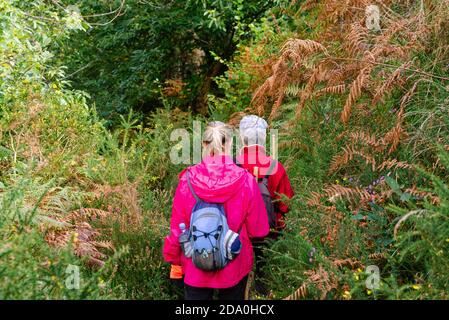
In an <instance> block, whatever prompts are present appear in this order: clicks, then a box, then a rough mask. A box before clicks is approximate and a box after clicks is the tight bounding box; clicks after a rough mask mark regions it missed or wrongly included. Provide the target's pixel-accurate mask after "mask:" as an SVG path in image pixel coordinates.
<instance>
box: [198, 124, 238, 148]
mask: <svg viewBox="0 0 449 320" xmlns="http://www.w3.org/2000/svg"><path fill="white" fill-rule="evenodd" d="M203 146H204V150H203V155H205V156H214V155H215V156H216V155H221V154H225V155H229V154H230V153H231V148H232V128H231V127H230V126H228V125H226V124H224V123H223V122H219V121H214V122H211V123H209V124H208V126H207V127H206V130H205V131H204V134H203Z"/></svg>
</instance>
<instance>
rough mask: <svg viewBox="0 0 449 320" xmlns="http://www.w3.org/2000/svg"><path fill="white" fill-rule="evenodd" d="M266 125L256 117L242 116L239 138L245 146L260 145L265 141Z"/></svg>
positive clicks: (263, 144)
mask: <svg viewBox="0 0 449 320" xmlns="http://www.w3.org/2000/svg"><path fill="white" fill-rule="evenodd" d="M267 128H268V123H267V122H266V121H265V120H264V119H262V118H261V117H258V116H256V115H250V116H244V117H243V118H242V120H241V121H240V125H239V130H240V138H241V140H242V143H243V144H244V145H245V146H249V145H256V144H257V145H262V146H265V144H266V141H267Z"/></svg>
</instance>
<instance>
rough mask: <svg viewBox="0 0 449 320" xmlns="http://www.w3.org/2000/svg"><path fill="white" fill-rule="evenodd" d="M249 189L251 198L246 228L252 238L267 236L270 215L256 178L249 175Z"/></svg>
mask: <svg viewBox="0 0 449 320" xmlns="http://www.w3.org/2000/svg"><path fill="white" fill-rule="evenodd" d="M248 180H249V183H250V186H249V191H250V192H248V194H249V195H250V198H249V199H248V201H249V202H248V214H247V216H246V230H247V232H248V236H249V237H250V238H261V237H265V236H266V235H267V234H268V232H269V231H270V226H269V224H268V215H267V211H266V209H265V204H264V202H263V198H262V195H261V194H260V191H259V187H258V185H257V182H256V179H254V178H253V177H252V176H249V179H248Z"/></svg>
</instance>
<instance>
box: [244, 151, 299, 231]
mask: <svg viewBox="0 0 449 320" xmlns="http://www.w3.org/2000/svg"><path fill="white" fill-rule="evenodd" d="M272 161H273V159H272V158H271V157H270V156H267V155H266V151H265V147H263V146H260V145H252V146H247V147H244V148H242V151H241V153H240V155H239V156H238V157H237V163H239V164H240V165H241V166H242V167H243V168H244V169H246V170H248V171H249V172H250V173H251V174H253V175H254V168H255V167H258V178H263V177H264V176H265V175H266V174H267V173H268V170H269V168H270V166H271V162H272ZM268 190H269V191H270V194H271V197H272V198H273V200H279V199H280V198H281V196H282V195H285V196H286V197H287V198H289V199H290V198H292V197H293V195H294V193H293V189H292V187H291V185H290V180H289V179H288V176H287V172H286V171H285V168H284V166H283V165H282V164H281V163H280V162H279V161H277V163H276V166H275V167H274V168H273V169H272V170H271V174H270V175H269V177H268ZM275 209H276V217H277V219H276V229H277V230H281V229H283V228H285V222H284V219H283V217H284V215H285V214H286V213H287V212H288V211H289V208H288V206H287V205H286V204H285V203H284V202H282V201H276V206H275Z"/></svg>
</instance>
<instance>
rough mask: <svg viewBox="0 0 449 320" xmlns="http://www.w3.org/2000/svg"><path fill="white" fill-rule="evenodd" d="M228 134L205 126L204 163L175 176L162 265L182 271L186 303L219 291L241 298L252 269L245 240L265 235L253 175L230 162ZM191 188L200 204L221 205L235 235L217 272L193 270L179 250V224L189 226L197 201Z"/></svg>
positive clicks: (214, 126) (225, 296)
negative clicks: (232, 253)
mask: <svg viewBox="0 0 449 320" xmlns="http://www.w3.org/2000/svg"><path fill="white" fill-rule="evenodd" d="M231 133H232V130H230V128H229V127H228V126H226V125H224V124H222V123H217V122H215V123H212V124H210V125H209V126H208V127H207V128H206V130H205V132H204V135H203V161H202V162H201V163H199V164H197V165H194V166H191V167H189V168H187V169H186V170H184V171H183V172H181V173H180V175H179V184H178V187H177V189H176V193H175V198H174V200H173V209H172V216H171V223H170V234H169V235H168V236H167V237H166V239H165V243H164V249H163V251H164V252H163V253H164V258H165V260H166V261H167V262H169V263H171V264H175V265H181V266H182V268H183V271H184V275H185V276H184V284H185V286H184V288H185V290H184V293H185V298H186V299H187V300H207V299H212V296H213V293H214V289H218V298H219V299H223V300H225V299H237V300H243V299H244V292H245V287H246V282H247V278H248V274H249V272H250V271H251V270H252V267H253V248H252V246H251V241H250V238H256V237H264V236H266V235H267V234H268V232H269V225H268V218H267V213H266V211H265V206H264V203H263V200H262V196H261V194H260V191H259V188H258V185H257V182H256V180H255V179H254V177H253V176H252V175H251V174H250V173H248V172H247V171H246V170H245V169H242V168H240V167H238V166H237V165H235V164H234V161H233V158H232V157H231V156H230V152H231V150H232V134H231ZM186 171H188V172H189V177H190V182H191V186H192V188H193V191H194V192H195V194H196V195H197V196H198V198H200V199H201V200H202V201H206V202H208V203H220V204H222V205H223V207H224V211H225V213H226V217H227V223H228V226H229V228H230V229H231V230H233V231H235V232H239V230H240V232H239V234H240V242H241V244H242V247H241V250H240V253H239V254H238V255H237V256H236V257H235V258H234V259H232V260H231V261H229V262H228V264H227V265H226V266H225V267H224V268H223V269H220V270H217V271H204V270H201V269H199V268H197V267H196V266H195V264H194V263H193V261H192V259H191V258H187V257H186V256H185V255H184V254H183V253H182V250H181V246H180V243H179V235H180V233H181V230H180V227H179V225H180V224H181V223H185V225H186V226H187V229H188V228H189V226H190V216H191V213H192V209H193V207H194V205H195V203H196V200H195V197H194V195H193V194H192V192H191V191H190V189H189V186H188V183H187V179H186Z"/></svg>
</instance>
